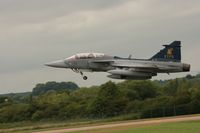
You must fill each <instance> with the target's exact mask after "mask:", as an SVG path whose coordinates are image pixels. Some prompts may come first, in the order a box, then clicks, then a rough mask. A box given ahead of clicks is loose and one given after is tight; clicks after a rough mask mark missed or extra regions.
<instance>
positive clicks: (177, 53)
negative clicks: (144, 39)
mask: <svg viewBox="0 0 200 133" xmlns="http://www.w3.org/2000/svg"><path fill="white" fill-rule="evenodd" d="M163 46H164V47H165V48H164V49H162V50H161V51H160V52H158V53H157V54H155V55H154V56H153V57H152V58H150V60H157V61H173V62H181V41H174V42H172V43H171V44H169V45H163Z"/></svg>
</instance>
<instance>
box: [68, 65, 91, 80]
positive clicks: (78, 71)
mask: <svg viewBox="0 0 200 133" xmlns="http://www.w3.org/2000/svg"><path fill="white" fill-rule="evenodd" d="M71 69H72V71H73V72H75V73H80V74H81V76H82V77H83V79H84V80H87V79H88V77H87V76H85V75H84V74H83V72H82V71H80V70H79V69H77V68H71Z"/></svg>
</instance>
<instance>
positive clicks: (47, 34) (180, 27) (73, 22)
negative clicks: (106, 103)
mask: <svg viewBox="0 0 200 133" xmlns="http://www.w3.org/2000/svg"><path fill="white" fill-rule="evenodd" d="M199 6H200V1H199V0H190V1H188V0H168V1H164V0H73V1H69V0H59V1H56V0H0V61H1V65H0V93H9V92H24V91H31V90H32V88H33V87H34V86H35V85H36V84H37V83H44V82H47V81H58V82H60V81H73V82H76V83H77V84H78V85H79V86H92V85H99V84H101V83H104V82H106V81H108V80H110V79H108V78H107V77H106V75H107V74H106V73H86V75H88V77H89V79H88V80H87V81H83V80H82V78H81V77H80V76H79V75H78V74H76V73H73V72H71V71H70V70H65V69H55V68H50V67H45V66H44V65H43V64H44V63H46V62H49V61H54V60H57V59H62V58H65V57H68V56H71V55H73V54H76V53H81V52H100V53H106V54H109V55H117V56H125V57H126V56H128V55H129V54H132V55H133V56H134V58H150V57H151V56H152V55H154V54H155V53H156V52H158V51H159V50H160V49H161V48H162V46H161V45H162V44H166V43H171V42H172V41H174V40H181V41H182V59H183V62H187V63H190V64H191V65H192V72H191V73H193V74H195V73H196V72H199V71H200V70H199V68H200V62H199V57H200V26H199V24H200V8H199ZM183 75H185V74H172V75H169V76H168V75H160V76H158V77H156V79H166V78H174V77H180V76H183Z"/></svg>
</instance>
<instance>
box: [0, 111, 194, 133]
mask: <svg viewBox="0 0 200 133" xmlns="http://www.w3.org/2000/svg"><path fill="white" fill-rule="evenodd" d="M137 116H138V115H137V114H129V115H123V116H118V117H113V118H108V119H98V120H97V119H96V120H90V119H76V120H70V121H39V122H30V121H26V122H17V123H4V124H3V123H1V124H0V133H4V132H6V133H7V132H20V133H21V132H28V131H30V132H31V131H33V130H48V129H58V128H59V129H60V128H66V127H68V128H70V127H82V126H87V125H90V126H91V125H101V124H109V123H122V122H127V121H125V120H136V119H139V118H138V117H137ZM191 116H195V115H191ZM154 119H159V118H154Z"/></svg>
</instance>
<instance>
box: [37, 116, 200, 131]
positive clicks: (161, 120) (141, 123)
mask: <svg viewBox="0 0 200 133" xmlns="http://www.w3.org/2000/svg"><path fill="white" fill-rule="evenodd" d="M195 120H200V116H179V117H169V118H159V119H149V120H135V121H124V122H123V121H122V122H116V123H107V124H102V125H91V126H88V125H87V126H84V127H74V128H62V129H53V130H49V131H39V132H34V133H67V132H75V131H85V130H94V129H104V128H114V127H124V126H133V127H138V126H144V125H151V124H159V123H167V122H183V121H195Z"/></svg>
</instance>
